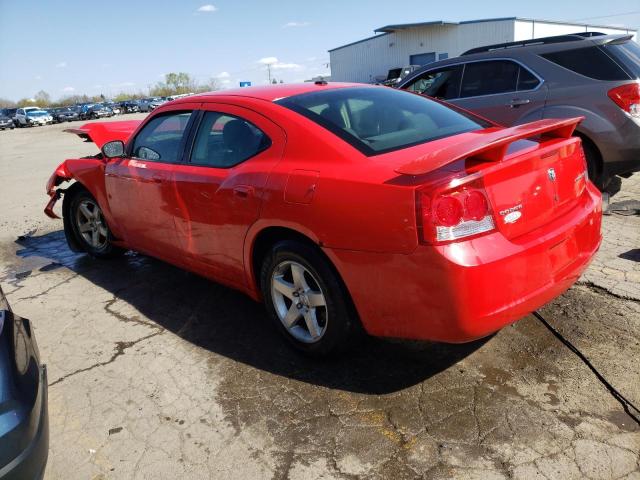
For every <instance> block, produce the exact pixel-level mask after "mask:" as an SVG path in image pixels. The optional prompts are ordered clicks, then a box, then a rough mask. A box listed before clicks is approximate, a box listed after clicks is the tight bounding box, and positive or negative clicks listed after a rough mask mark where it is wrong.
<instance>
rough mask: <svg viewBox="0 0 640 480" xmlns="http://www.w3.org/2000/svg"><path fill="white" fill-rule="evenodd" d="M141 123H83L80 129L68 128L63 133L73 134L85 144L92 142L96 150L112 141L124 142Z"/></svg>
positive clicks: (136, 121) (133, 121)
mask: <svg viewBox="0 0 640 480" xmlns="http://www.w3.org/2000/svg"><path fill="white" fill-rule="evenodd" d="M141 122H142V120H123V121H120V122H95V123H85V124H84V125H82V126H81V127H80V128H68V129H66V130H63V131H64V132H68V133H75V134H76V135H78V136H79V137H80V138H82V139H83V140H84V141H85V142H93V143H95V144H96V145H97V146H98V148H102V145H104V144H105V143H107V142H111V141H113V140H121V141H123V142H126V141H127V140H128V139H129V137H130V136H131V134H132V133H133V132H134V131H135V130H136V128H138V125H140V123H141Z"/></svg>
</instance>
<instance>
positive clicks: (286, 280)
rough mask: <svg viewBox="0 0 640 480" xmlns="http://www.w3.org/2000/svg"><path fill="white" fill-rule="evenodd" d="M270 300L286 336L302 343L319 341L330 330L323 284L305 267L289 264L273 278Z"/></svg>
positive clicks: (282, 265)
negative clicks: (287, 333) (286, 333)
mask: <svg viewBox="0 0 640 480" xmlns="http://www.w3.org/2000/svg"><path fill="white" fill-rule="evenodd" d="M271 297H272V299H273V305H274V307H275V310H276V314H277V315H278V318H279V319H280V321H281V322H282V324H283V325H284V327H285V328H286V329H287V332H289V334H290V335H291V336H292V337H294V338H295V339H296V340H298V341H300V342H303V343H315V342H317V341H319V340H320V339H321V338H322V337H323V335H324V334H325V332H326V330H327V321H328V315H327V313H328V312H327V303H326V299H325V295H324V293H323V292H322V288H321V287H320V282H319V281H318V279H317V278H316V277H315V276H314V274H313V273H311V272H310V271H309V270H308V269H307V268H306V267H304V266H303V265H301V264H300V263H298V262H295V261H292V260H286V261H284V262H281V263H280V264H278V266H277V267H276V268H275V269H274V270H273V274H272V276H271Z"/></svg>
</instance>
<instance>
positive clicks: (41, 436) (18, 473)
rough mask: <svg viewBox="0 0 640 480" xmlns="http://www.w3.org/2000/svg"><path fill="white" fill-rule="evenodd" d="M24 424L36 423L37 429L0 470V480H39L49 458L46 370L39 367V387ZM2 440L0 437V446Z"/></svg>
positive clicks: (43, 367)
mask: <svg viewBox="0 0 640 480" xmlns="http://www.w3.org/2000/svg"><path fill="white" fill-rule="evenodd" d="M24 421H25V422H36V425H37V428H36V429H35V434H34V436H33V438H32V439H31V440H30V441H29V443H28V445H27V447H26V448H25V449H24V450H23V451H22V453H20V455H18V456H17V457H16V458H14V459H13V460H11V462H9V463H8V464H7V465H4V466H3V467H2V468H0V480H23V479H30V480H31V479H35V480H40V479H41V478H42V477H43V476H44V471H45V467H46V465H47V458H48V456H49V413H48V408H47V369H46V367H45V366H41V367H40V386H39V391H38V397H37V400H36V403H35V405H34V407H33V411H32V414H31V415H30V416H29V417H28V418H25V420H24ZM2 441H3V438H2V437H0V445H1V444H2Z"/></svg>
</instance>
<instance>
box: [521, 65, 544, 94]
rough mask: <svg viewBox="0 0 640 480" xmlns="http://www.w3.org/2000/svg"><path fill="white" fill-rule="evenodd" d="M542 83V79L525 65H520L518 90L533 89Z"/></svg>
mask: <svg viewBox="0 0 640 480" xmlns="http://www.w3.org/2000/svg"><path fill="white" fill-rule="evenodd" d="M538 85H540V80H538V78H537V77H536V76H535V75H534V74H533V73H531V72H530V71H529V70H527V69H526V68H524V67H520V73H519V74H518V91H519V92H521V91H524V90H533V89H534V88H536V87H537V86H538Z"/></svg>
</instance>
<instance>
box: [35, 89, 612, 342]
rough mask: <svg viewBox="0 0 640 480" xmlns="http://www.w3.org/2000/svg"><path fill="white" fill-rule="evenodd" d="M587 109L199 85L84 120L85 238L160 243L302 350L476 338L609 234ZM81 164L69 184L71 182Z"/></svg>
mask: <svg viewBox="0 0 640 480" xmlns="http://www.w3.org/2000/svg"><path fill="white" fill-rule="evenodd" d="M580 120H581V119H580V118H574V119H563V120H555V119H545V120H540V121H536V122H533V123H529V124H525V125H520V126H516V127H512V128H503V127H501V126H498V125H496V124H493V123H491V122H488V121H486V120H484V119H481V118H479V117H477V116H474V115H471V114H469V113H468V112H465V111H462V110H459V109H457V108H456V109H453V108H452V107H450V106H447V105H445V104H443V103H440V102H438V101H435V100H432V99H429V98H426V97H423V96H420V95H417V94H413V93H408V92H404V91H398V90H394V89H389V88H385V87H377V86H365V85H355V84H339V83H336V84H326V83H325V82H318V83H316V84H313V83H310V84H304V85H281V86H268V87H255V88H246V89H241V90H235V91H232V90H227V91H221V92H215V93H210V94H202V95H198V96H191V97H186V98H182V99H179V100H176V101H173V102H169V103H167V104H165V105H163V106H161V107H158V108H157V109H156V110H154V112H153V113H152V114H151V115H150V116H148V117H147V118H146V119H145V120H144V121H142V122H141V123H140V122H134V121H127V122H110V123H107V122H105V123H93V124H87V125H84V126H83V127H80V128H79V129H75V130H72V131H73V132H75V133H77V134H78V135H80V136H81V137H83V138H85V139H87V140H91V141H93V142H95V143H96V144H97V145H98V147H100V148H101V152H102V153H100V154H98V155H95V156H93V157H89V158H78V159H70V160H66V161H65V162H64V163H63V164H61V165H60V166H59V167H58V168H57V170H56V171H55V173H54V174H53V176H52V177H51V179H50V180H49V183H48V185H47V192H48V194H49V195H50V196H51V201H50V202H49V204H48V205H47V207H46V210H45V211H46V213H47V214H48V215H49V216H51V217H55V216H56V214H55V213H54V210H53V208H54V204H55V203H56V200H57V199H58V198H60V197H61V196H64V201H63V203H62V216H63V218H64V229H65V232H66V237H67V240H68V243H69V246H70V247H71V248H72V249H73V250H75V251H82V252H87V253H88V254H90V255H92V256H94V257H99V258H108V257H113V256H115V255H119V254H121V253H123V252H124V251H125V250H127V249H131V250H135V251H138V252H142V253H144V254H147V255H150V256H153V257H157V258H159V259H161V260H164V261H166V262H169V263H172V264H174V265H177V266H180V267H182V268H185V269H187V270H190V271H192V272H196V273H198V274H200V275H203V276H205V277H208V278H210V279H213V280H215V281H216V282H220V283H223V284H225V285H228V286H230V287H233V288H236V289H239V290H241V291H243V292H245V293H246V294H248V295H250V296H251V297H252V298H254V299H255V300H262V301H264V303H265V305H266V308H267V310H268V311H269V313H270V316H271V317H272V318H273V320H274V325H275V326H276V327H277V328H278V329H279V330H280V331H281V332H282V333H283V334H284V336H285V337H286V338H287V339H288V340H289V341H291V342H292V343H293V345H295V346H296V347H298V348H299V349H302V350H304V351H306V352H309V353H316V354H326V353H328V352H331V351H333V350H335V349H338V348H341V347H344V346H345V345H347V344H348V341H349V338H350V336H351V334H352V333H354V331H356V330H358V328H359V327H360V326H361V327H362V328H363V329H364V331H366V332H367V333H369V334H371V335H376V336H385V337H401V338H410V339H425V340H436V341H444V342H467V341H471V340H474V339H477V338H480V337H483V336H486V335H489V334H491V333H493V332H495V331H497V330H499V329H500V328H502V327H504V326H505V325H508V324H510V323H512V322H514V321H516V320H518V319H519V318H521V317H523V316H525V315H526V314H528V313H529V312H531V311H533V310H535V309H537V308H538V307H540V306H542V305H543V304H545V303H546V302H548V301H550V300H551V299H553V298H554V297H556V296H558V295H560V294H561V293H563V292H564V291H565V290H567V289H568V288H569V287H570V286H571V285H572V284H573V283H574V282H575V281H576V280H577V279H578V277H579V276H580V275H581V273H582V272H583V271H584V269H585V268H586V267H587V265H588V264H589V261H590V260H591V258H592V257H593V255H594V254H595V252H596V251H597V249H598V247H599V245H600V241H601V234H600V223H601V197H600V193H599V192H598V190H597V189H596V188H595V187H594V185H593V184H592V183H591V182H590V181H589V179H588V177H587V175H586V164H585V157H584V154H583V150H582V147H581V144H580V139H579V138H577V137H573V136H572V133H573V130H574V128H575V127H576V125H577V124H578V123H579V122H580ZM67 182H68V183H67Z"/></svg>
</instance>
